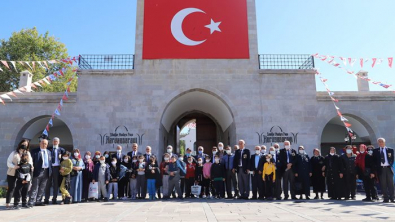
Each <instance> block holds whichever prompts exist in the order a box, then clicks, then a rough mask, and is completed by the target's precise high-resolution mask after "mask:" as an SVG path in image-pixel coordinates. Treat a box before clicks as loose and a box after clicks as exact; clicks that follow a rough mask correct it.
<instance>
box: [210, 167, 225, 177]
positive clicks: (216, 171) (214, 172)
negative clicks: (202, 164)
mask: <svg viewBox="0 0 395 222" xmlns="http://www.w3.org/2000/svg"><path fill="white" fill-rule="evenodd" d="M210 176H211V179H212V180H213V179H215V178H218V177H222V178H225V166H224V165H223V164H222V163H213V165H211V172H210Z"/></svg>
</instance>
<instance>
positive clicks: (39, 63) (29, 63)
mask: <svg viewBox="0 0 395 222" xmlns="http://www.w3.org/2000/svg"><path fill="white" fill-rule="evenodd" d="M78 58H79V57H78V56H75V57H72V58H68V59H60V60H56V59H53V60H42V61H6V60H0V64H3V66H4V67H6V68H7V69H8V70H11V71H15V72H18V70H17V68H16V64H21V65H22V66H23V67H25V68H29V69H30V70H32V71H34V70H35V68H36V66H40V67H42V68H43V69H47V70H48V69H49V65H50V64H56V63H66V64H70V65H72V64H73V62H77V60H78ZM9 63H11V65H10V64H9ZM12 68H13V69H12ZM0 72H4V70H3V69H2V68H1V66H0Z"/></svg>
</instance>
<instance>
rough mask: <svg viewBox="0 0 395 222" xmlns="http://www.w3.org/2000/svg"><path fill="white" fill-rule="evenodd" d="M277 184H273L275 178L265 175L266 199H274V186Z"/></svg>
mask: <svg viewBox="0 0 395 222" xmlns="http://www.w3.org/2000/svg"><path fill="white" fill-rule="evenodd" d="M280 181H281V180H280ZM276 182H277V180H276ZM276 182H274V183H273V176H269V175H265V196H266V198H273V190H274V187H273V185H275V184H276Z"/></svg>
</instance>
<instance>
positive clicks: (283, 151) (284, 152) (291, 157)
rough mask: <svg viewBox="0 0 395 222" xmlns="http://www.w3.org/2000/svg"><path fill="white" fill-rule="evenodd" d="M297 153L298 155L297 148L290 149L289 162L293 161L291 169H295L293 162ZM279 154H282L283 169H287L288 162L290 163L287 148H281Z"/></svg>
mask: <svg viewBox="0 0 395 222" xmlns="http://www.w3.org/2000/svg"><path fill="white" fill-rule="evenodd" d="M296 155H297V153H296V150H294V149H290V150H289V163H292V167H291V169H293V164H294V162H295V158H296ZM279 156H280V163H281V166H282V168H281V170H283V171H285V169H286V168H287V164H288V161H287V159H288V158H287V150H286V149H281V150H280V154H279Z"/></svg>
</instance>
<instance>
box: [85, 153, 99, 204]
mask: <svg viewBox="0 0 395 222" xmlns="http://www.w3.org/2000/svg"><path fill="white" fill-rule="evenodd" d="M99 157H100V156H99ZM84 164H85V169H83V170H82V181H83V182H82V200H81V202H87V201H88V194H89V185H90V183H91V182H92V179H93V168H94V167H95V164H94V163H93V161H92V156H91V152H89V151H87V152H86V153H85V156H84Z"/></svg>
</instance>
